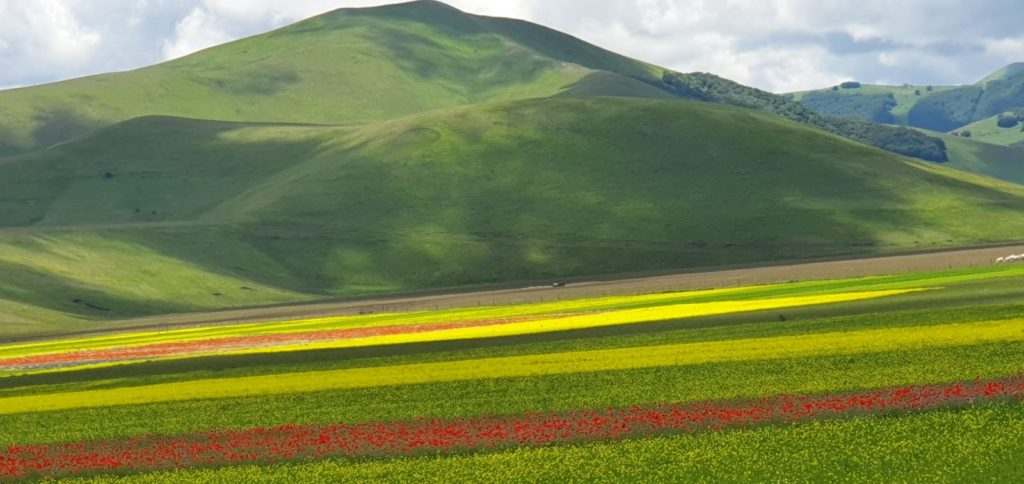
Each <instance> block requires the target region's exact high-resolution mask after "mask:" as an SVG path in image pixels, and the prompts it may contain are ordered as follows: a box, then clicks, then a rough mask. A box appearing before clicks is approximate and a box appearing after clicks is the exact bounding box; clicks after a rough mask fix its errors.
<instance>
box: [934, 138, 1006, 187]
mask: <svg viewBox="0 0 1024 484" xmlns="http://www.w3.org/2000/svg"><path fill="white" fill-rule="evenodd" d="M935 135H936V136H939V137H940V138H942V140H943V141H945V143H946V146H947V147H948V152H949V162H948V163H947V165H948V166H950V167H952V168H956V169H959V170H963V171H968V172H971V173H978V174H980V175H985V176H990V177H993V178H998V179H1000V180H1006V181H1010V182H1013V183H1019V184H1022V185H1024V149H1022V148H1016V147H1008V146H1000V145H995V144H991V143H986V142H981V141H976V140H974V139H973V138H963V137H961V136H954V135H942V134H935Z"/></svg>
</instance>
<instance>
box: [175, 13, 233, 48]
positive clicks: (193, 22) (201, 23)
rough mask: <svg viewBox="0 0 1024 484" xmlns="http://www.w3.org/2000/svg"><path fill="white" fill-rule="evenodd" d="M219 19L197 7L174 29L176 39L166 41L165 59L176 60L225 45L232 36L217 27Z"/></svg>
mask: <svg viewBox="0 0 1024 484" xmlns="http://www.w3.org/2000/svg"><path fill="white" fill-rule="evenodd" d="M217 20H218V19H217V17H216V16H215V15H212V14H210V13H209V12H208V11H207V10H206V9H205V8H203V7H196V8H195V9H193V10H192V12H191V13H189V14H188V16H186V17H185V18H183V19H181V20H180V21H178V24H177V26H175V28H174V38H172V39H167V40H165V41H164V49H163V56H164V59H175V58H178V57H181V56H184V55H188V54H191V53H193V52H196V51H198V50H201V49H205V48H207V47H212V46H214V45H217V44H223V43H224V42H228V41H230V40H231V39H232V36H231V35H229V34H228V33H226V32H224V31H223V30H221V28H220V27H219V26H218V25H217V24H218V21H217Z"/></svg>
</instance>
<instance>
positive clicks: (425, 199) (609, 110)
mask: <svg viewBox="0 0 1024 484" xmlns="http://www.w3.org/2000/svg"><path fill="white" fill-rule="evenodd" d="M285 71H288V72H290V74H280V73H281V72H285ZM259 73H264V74H267V73H273V74H272V75H271V74H267V75H262V74H259ZM218 80H219V81H218ZM680 97H683V98H691V99H695V100H682V99H680ZM0 106H3V108H2V109H4V110H5V111H4V114H3V116H0V125H2V126H4V133H5V136H6V138H4V139H6V140H7V143H8V144H7V145H6V146H7V147H8V150H9V153H11V155H10V156H7V157H6V158H2V159H0V274H3V277H0V323H3V324H5V325H6V327H5V330H7V331H8V333H9V334H13V333H22V334H30V333H40V332H49V331H58V330H68V329H81V328H88V327H92V326H94V325H96V324H101V323H100V322H102V321H107V320H113V319H122V318H129V317H135V316H144V315H151V314H160V313H171V312H185V311H197V310H208V309H215V308H224V307H236V306H245V305H258V304H271V303H280V302H288V301H302V300H311V299H317V298H325V297H338V296H352V295H362V294H380V293H395V292H402V291H413V290H420V289H437V288H450V287H457V286H466V285H480V284H490V283H509V282H513V281H537V280H552V279H556V278H557V279H562V278H568V277H575V276H580V277H590V276H595V275H603V274H621V273H627V272H629V273H636V272H644V271H663V270H667V269H682V268H690V267H696V266H711V265H720V264H740V263H754V262H766V261H774V260H786V259H800V258H807V257H816V256H833V255H841V254H869V253H884V252H892V251H898V250H907V249H916V248H934V247H943V246H956V245H964V244H973V243H983V242H995V241H1006V240H1016V239H1019V238H1020V236H1021V234H1024V218H1022V217H1019V213H1020V212H1021V210H1024V188H1022V187H1020V186H1018V185H1015V184H1011V183H1006V182H1001V181H996V180H994V179H991V178H986V177H981V176H976V175H972V174H968V173H965V172H961V171H957V170H953V169H950V168H947V167H943V166H937V165H934V164H930V163H923V162H919V161H916V160H911V159H908V158H904V157H901V156H898V155H895V154H892V153H888V152H885V151H881V150H878V149H875V148H872V147H869V146H866V145H864V144H861V143H856V142H853V141H850V140H848V139H844V138H842V137H839V136H835V135H833V134H829V133H827V132H825V131H823V130H832V129H835V130H851V132H860V131H857V130H862V128H860V127H859V126H868V127H871V126H875V125H872V124H870V123H863V124H862V125H858V124H856V123H854V124H850V125H841V124H837V123H838V121H835V120H828V119H825V118H824V117H821V116H818V115H815V114H814V113H811V112H810V111H807V110H806V109H804V108H803V107H801V106H800V105H798V104H796V103H793V102H792V101H790V100H787V99H784V98H781V97H779V96H773V95H770V94H768V93H764V92H762V91H757V90H752V89H750V88H746V87H743V86H739V85H738V84H735V83H731V82H730V81H726V80H723V79H721V78H715V77H714V76H708V75H702V74H686V75H682V74H675V73H666V72H662V71H661V70H660V69H655V68H652V67H651V66H649V65H647V64H644V63H642V62H638V61H632V60H630V59H626V58H624V57H621V56H617V55H615V54H612V53H609V52H606V51H603V50H600V49H597V48H596V47H593V46H590V45H588V44H585V43H583V42H580V41H578V40H576V39H573V38H571V37H568V36H565V35H562V34H559V33H557V32H554V31H551V30H548V29H544V28H542V27H538V26H534V25H532V24H528V23H525V22H519V21H512V20H503V19H490V18H485V17H477V16H471V15H466V14H462V13H461V12H458V11H456V10H454V9H451V8H449V7H446V6H444V5H442V4H439V3H436V2H413V3H410V4H403V5H399V6H390V7H381V8H375V9H364V10H341V11H337V12H334V13H331V14H327V15H325V16H322V17H317V18H314V19H311V20H308V21H305V22H302V23H299V24H296V25H294V26H292V27H288V28H285V29H282V30H278V31H276V32H272V33H270V34H266V35H262V36H257V37H254V38H251V39H246V40H242V41H239V42H235V43H232V44H228V45H226V46H223V47H218V48H214V49H210V50H207V51H204V52H200V53H198V54H195V55H193V56H190V57H187V58H184V59H181V60H178V61H174V62H171V63H167V64H162V65H159V66H155V67H152V68H147V69H142V70H139V71H133V72H129V73H121V74H111V75H107V76H99V77H95V78H87V79H80V80H75V81H69V82H66V83H58V84H53V85H48V86H41V87H33V88H26V89H18V90H14V91H7V92H0ZM41 113H62V114H61V116H57V117H56V118H47V117H45V116H42V114H41ZM801 113H802V114H801ZM171 115H173V116H171ZM54 119H57V120H60V122H51V121H53V120H54ZM48 120H49V121H48ZM69 120H70V121H69ZM816 123H826V124H821V125H819V124H816ZM830 126H831V127H832V128H829V127H830ZM850 126H853V128H851V127H850ZM893 129H895V128H893ZM885 132H890V131H885ZM891 132H900V133H902V132H911V133H913V131H910V130H905V129H904V130H902V131H891ZM864 133H866V134H864ZM871 133H872V132H870V131H863V132H862V134H864V136H867V135H868V134H871ZM843 134H844V135H847V136H850V133H849V132H844V133H843ZM855 134H856V133H855ZM922 137H923V138H925V139H928V137H927V136H924V135H922ZM948 138H949V139H951V142H952V143H954V144H956V146H958V147H959V146H965V145H970V142H969V140H964V139H963V138H960V137H956V138H953V137H948ZM40 147H42V148H40ZM1006 149H1009V148H1006ZM965 166H966V165H965ZM978 169H979V170H981V169H986V170H992V169H993V168H992V167H990V166H988V165H986V166H984V167H981V168H978Z"/></svg>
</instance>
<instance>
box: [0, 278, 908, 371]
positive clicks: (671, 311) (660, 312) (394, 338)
mask: <svg viewBox="0 0 1024 484" xmlns="http://www.w3.org/2000/svg"><path fill="white" fill-rule="evenodd" d="M921 290H922V289H897V290H888V291H864V292H852V293H841V294H821V295H815V296H791V297H780V298H771V299H751V300H741V301H716V302H707V303H684V304H672V305H666V306H655V307H646V308H637V309H624V310H619V311H609V312H600V313H591V314H581V315H578V316H569V317H560V318H548V319H539V320H535V321H526V322H520V323H506V324H499V325H493V326H479V327H466V328H453V329H444V330H437V331H429V332H422V333H402V334H387V335H378V336H367V337H362V338H351V339H337V340H329V341H319V342H311V343H304V342H303V343H291V344H289V343H282V344H281V345H278V346H270V347H257V348H242V349H237V350H224V349H219V348H213V349H211V350H210V351H208V352H202V353H191V354H188V355H184V356H181V355H170V356H166V357H160V358H159V359H160V360H171V359H180V358H190V357H196V356H202V355H204V354H217V355H243V354H257V353H259V354H265V353H282V352H288V351H297V350H312V349H340V348H357V347H366V346H382V345H395V344H407V343H425V342H434V341H455V340H466V339H480V338H496V337H502V336H519V335H525V334H537V333H546V332H552V331H566V330H573V329H587V328H598V327H603V326H616V325H623V324H639V323H651V322H657V321H669V320H674V319H684V318H693V317H699V316H714V315H721V314H730V313H739V312H747V311H758V310H767V309H781V308H790V307H798V306H811V305H816V304H829V303H840V302H851V301H860V300H866V299H874V298H880V297H886V296H894V295H898V294H905V293H908V292H915V291H921ZM456 321H457V320H456ZM167 340H168V341H174V342H186V341H195V340H197V338H183V339H180V340H171V339H169V338H168V339H167ZM199 340H201V339H199ZM130 346H133V345H126V346H123V347H130ZM123 363H124V362H116V361H115V362H102V363H89V364H84V365H67V366H64V367H61V368H56V369H41V370H30V371H25V370H20V369H19V370H14V371H16V372H17V373H19V374H38V373H54V372H61V371H66V370H71V369H82V368H102V367H106V366H114V365H118V364H123ZM0 372H2V370H0Z"/></svg>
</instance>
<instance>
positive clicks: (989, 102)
mask: <svg viewBox="0 0 1024 484" xmlns="http://www.w3.org/2000/svg"><path fill="white" fill-rule="evenodd" d="M793 98H794V99H795V100H797V101H800V102H801V103H803V104H804V105H805V106H807V107H808V108H810V109H813V110H814V111H816V112H818V113H820V114H823V115H826V116H839V117H852V118H858V119H864V120H867V121H875V122H882V123H896V124H903V125H908V126H913V127H916V128H923V129H928V130H931V131H940V132H947V131H953V130H956V129H960V128H963V127H965V126H967V125H969V124H971V123H975V122H978V121H983V120H986V119H988V118H991V117H993V116H997V115H999V114H1001V113H1004V112H1006V111H1010V110H1013V109H1016V108H1022V107H1024V63H1018V64H1011V65H1009V66H1006V67H1004V68H1002V69H1000V70H998V71H996V72H995V73H993V74H991V75H990V76H988V77H986V78H985V79H982V80H981V81H979V82H977V83H975V84H972V85H968V86H956V87H951V86H909V85H908V86H900V87H897V86H879V85H869V84H864V85H861V86H859V87H852V86H851V87H850V88H844V87H841V86H836V87H833V88H826V89H820V90H815V91H806V92H799V93H794V94H793Z"/></svg>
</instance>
